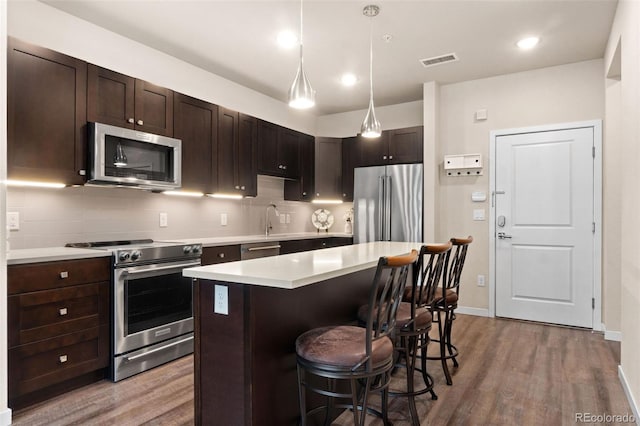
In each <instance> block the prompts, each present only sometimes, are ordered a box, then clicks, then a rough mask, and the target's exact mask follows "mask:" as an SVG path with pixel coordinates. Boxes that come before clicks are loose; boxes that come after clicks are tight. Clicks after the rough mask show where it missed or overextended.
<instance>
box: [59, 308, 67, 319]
mask: <svg viewBox="0 0 640 426" xmlns="http://www.w3.org/2000/svg"><path fill="white" fill-rule="evenodd" d="M58 313H59V314H60V316H61V317H62V316H65V315H67V313H68V312H67V308H60V309H58Z"/></svg>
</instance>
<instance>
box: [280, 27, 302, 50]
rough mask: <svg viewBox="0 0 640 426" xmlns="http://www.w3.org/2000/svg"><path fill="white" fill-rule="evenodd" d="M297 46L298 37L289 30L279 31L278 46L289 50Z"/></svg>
mask: <svg viewBox="0 0 640 426" xmlns="http://www.w3.org/2000/svg"><path fill="white" fill-rule="evenodd" d="M297 45H298V36H297V35H295V34H294V33H292V32H291V31H289V30H284V31H280V33H279V34H278V46H280V47H282V48H284V49H291V48H292V47H295V46H297Z"/></svg>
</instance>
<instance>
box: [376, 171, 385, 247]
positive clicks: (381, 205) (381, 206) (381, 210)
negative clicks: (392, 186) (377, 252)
mask: <svg viewBox="0 0 640 426" xmlns="http://www.w3.org/2000/svg"><path fill="white" fill-rule="evenodd" d="M384 178H385V177H384V176H380V177H378V235H379V236H380V237H379V238H380V240H384V231H385V229H384V217H385V209H386V207H387V206H386V205H385V204H386V200H385V195H384V193H385V191H384V184H385V182H384Z"/></svg>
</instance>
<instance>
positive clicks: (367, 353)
mask: <svg viewBox="0 0 640 426" xmlns="http://www.w3.org/2000/svg"><path fill="white" fill-rule="evenodd" d="M417 259H418V252H417V251H416V250H413V251H412V252H411V253H410V254H406V255H403V256H393V257H381V258H380V260H379V261H378V266H377V268H376V273H375V277H374V280H373V283H372V285H371V290H370V292H369V304H368V306H370V307H372V308H371V309H369V310H368V315H367V321H366V328H363V327H357V326H349V325H342V326H331V327H320V328H315V329H313V330H310V331H307V332H306V333H304V334H302V335H300V336H299V337H298V339H297V340H296V354H297V366H298V396H299V402H300V414H301V416H302V419H301V423H300V424H301V425H302V426H305V425H306V424H307V416H308V415H312V414H316V413H317V412H319V411H322V410H324V411H325V424H329V423H330V421H331V417H330V416H331V413H330V411H331V410H332V409H333V408H342V409H345V408H351V409H352V411H353V421H354V424H355V425H364V422H365V418H366V413H367V411H372V412H374V413H376V414H378V415H380V416H381V417H382V419H383V421H384V423H385V425H389V424H390V422H389V419H388V416H387V401H388V390H389V389H388V388H389V380H390V376H391V370H392V368H393V353H394V350H393V342H392V340H391V337H390V335H391V333H392V332H393V330H394V329H395V324H396V313H397V310H398V306H399V305H400V300H401V297H402V294H403V292H404V288H405V285H406V281H407V277H408V276H409V270H410V267H411V266H412V265H414V264H415V263H416V261H417ZM307 374H311V375H313V376H317V377H320V378H325V379H327V380H326V386H322V385H321V383H315V382H314V383H312V380H311V379H312V377H309V378H307ZM336 381H344V382H348V384H349V388H350V393H346V392H339V391H338V390H337V386H336ZM317 382H324V381H323V380H317ZM306 390H309V391H312V392H315V393H318V394H320V395H324V396H326V397H327V404H326V405H325V406H321V407H317V408H314V409H312V410H310V411H309V412H307V408H306ZM371 392H380V393H381V395H382V413H378V412H376V411H374V410H371V409H370V408H367V403H368V397H369V393H371ZM334 399H337V400H338V402H340V400H341V403H336V402H335V401H334Z"/></svg>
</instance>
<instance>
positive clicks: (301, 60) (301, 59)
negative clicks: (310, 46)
mask: <svg viewBox="0 0 640 426" xmlns="http://www.w3.org/2000/svg"><path fill="white" fill-rule="evenodd" d="M302 16H303V15H302V0H300V64H302V62H303V61H304V59H303V58H302V44H303V43H302Z"/></svg>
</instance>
